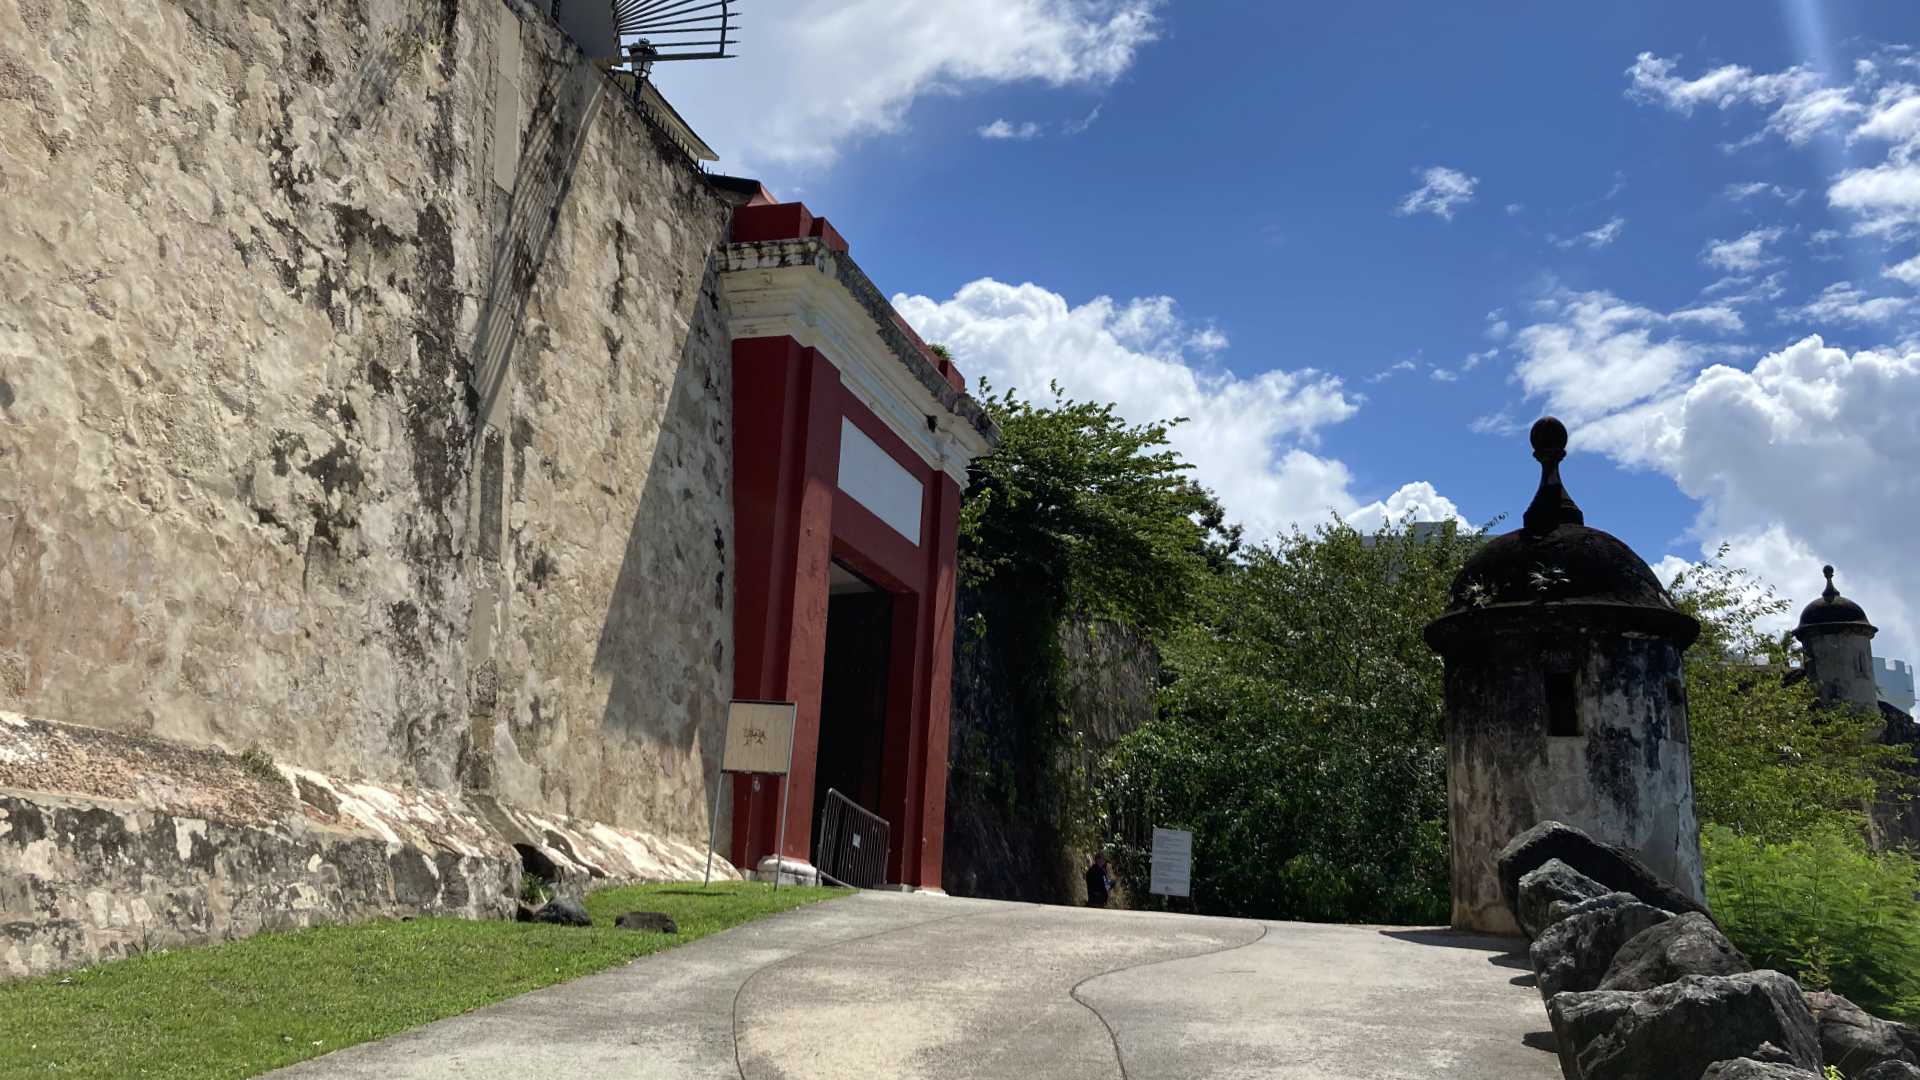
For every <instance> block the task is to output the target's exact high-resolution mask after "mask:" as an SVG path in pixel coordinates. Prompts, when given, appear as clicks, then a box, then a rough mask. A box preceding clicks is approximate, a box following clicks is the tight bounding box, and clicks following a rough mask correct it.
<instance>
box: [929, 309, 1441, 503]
mask: <svg viewBox="0 0 1920 1080" xmlns="http://www.w3.org/2000/svg"><path fill="white" fill-rule="evenodd" d="M893 303H894V306H895V308H897V309H898V310H899V312H900V314H901V315H902V316H903V317H905V319H906V320H907V322H908V323H909V324H911V325H912V326H913V327H914V329H915V330H917V331H918V332H919V333H920V335H921V337H923V338H925V339H926V340H928V341H936V342H940V343H941V344H943V345H945V346H947V347H948V348H949V349H951V350H952V351H953V354H954V359H955V362H956V363H957V364H958V365H959V367H960V368H961V370H962V371H964V372H966V374H967V375H968V377H969V378H973V377H977V376H985V377H986V379H987V380H988V382H989V383H990V384H991V385H992V386H993V387H995V388H996V391H997V390H1005V389H1013V390H1015V391H1017V392H1018V393H1019V395H1020V396H1021V397H1025V398H1031V399H1033V400H1039V401H1047V400H1051V396H1050V394H1049V392H1048V389H1047V387H1048V384H1049V383H1051V382H1055V381H1057V382H1058V383H1059V384H1060V386H1061V389H1062V391H1063V392H1064V393H1066V394H1067V395H1068V396H1070V397H1073V398H1076V399H1079V400H1092V401H1100V402H1107V401H1111V402H1113V403H1114V404H1115V405H1116V407H1117V410H1118V412H1119V414H1120V415H1121V416H1123V417H1125V418H1127V419H1128V420H1129V421H1131V422H1134V423H1145V422H1148V421H1155V420H1163V419H1169V418H1172V417H1176V416H1184V417H1187V418H1188V422H1187V423H1184V424H1181V425H1179V426H1178V427H1176V428H1174V429H1173V431H1172V433H1171V435H1170V438H1171V440H1172V442H1173V445H1174V447H1175V448H1176V449H1177V450H1179V451H1180V453H1181V454H1182V455H1183V456H1184V457H1185V458H1186V460H1188V461H1190V462H1192V463H1193V465H1194V475H1195V477H1196V478H1197V479H1198V480H1199V481H1200V482H1201V483H1203V484H1205V485H1207V486H1208V487H1210V488H1212V489H1213V490H1214V491H1215V492H1216V493H1218V494H1219V496H1220V499H1221V501H1222V502H1223V503H1224V504H1225V505H1226V507H1227V510H1228V513H1229V514H1230V515H1231V516H1232V518H1233V519H1234V520H1237V521H1239V522H1241V523H1242V524H1244V525H1245V526H1246V527H1247V532H1248V535H1249V536H1250V537H1252V538H1255V539H1264V538H1267V537H1271V536H1273V535H1275V534H1277V533H1279V532H1281V531H1284V530H1285V529H1286V528H1287V527H1289V526H1291V525H1294V524H1302V525H1312V524H1314V523H1317V522H1320V521H1324V520H1325V519H1326V516H1327V515H1328V514H1329V513H1339V514H1341V515H1344V516H1346V517H1347V518H1349V519H1350V520H1352V519H1354V518H1355V516H1356V515H1359V514H1362V513H1363V512H1372V513H1388V514H1390V513H1394V512H1395V507H1396V506H1399V507H1407V506H1415V505H1418V506H1419V507H1421V508H1422V509H1432V508H1434V507H1437V506H1438V503H1436V502H1434V500H1435V499H1437V498H1438V497H1437V496H1434V495H1433V494H1432V489H1431V488H1430V487H1422V486H1420V485H1414V486H1413V488H1412V489H1411V491H1412V493H1409V491H1410V489H1409V488H1408V487H1404V486H1403V487H1402V488H1401V489H1400V490H1399V491H1396V492H1394V493H1392V494H1390V495H1389V496H1387V497H1386V498H1384V499H1381V500H1377V501H1373V502H1363V501H1362V500H1361V499H1360V498H1359V497H1358V496H1356V495H1355V493H1354V492H1353V490H1352V489H1353V487H1354V482H1355V481H1354V476H1353V473H1352V471H1351V470H1350V469H1349V468H1348V467H1347V466H1346V465H1345V464H1344V463H1343V462H1341V461H1339V460H1336V459H1333V458H1329V457H1323V456H1320V455H1319V454H1317V453H1315V450H1316V449H1317V447H1318V441H1319V440H1318V436H1319V433H1320V431H1321V430H1322V429H1324V428H1326V427H1329V426H1331V425H1334V424H1338V423H1341V422H1342V421H1345V420H1346V419H1348V418H1349V417H1351V416H1353V415H1354V413H1355V412H1357V411H1358V410H1359V408H1360V401H1359V399H1358V398H1357V397H1356V396H1354V395H1353V394H1351V393H1350V392H1349V391H1348V390H1347V389H1346V387H1345V386H1344V385H1343V384H1342V382H1341V380H1340V379H1339V378H1338V377H1337V376H1334V375H1330V374H1328V373H1326V372H1323V371H1318V370H1315V369H1313V368H1296V369H1291V370H1289V369H1274V370H1269V371H1265V372H1262V373H1260V374H1258V375H1245V376H1243V375H1237V374H1234V373H1233V372H1230V371H1225V370H1220V369H1218V368H1216V367H1214V366H1212V365H1211V364H1209V363H1207V362H1206V360H1205V356H1206V355H1207V350H1202V349H1199V348H1197V347H1196V345H1195V344H1194V342H1195V337H1196V335H1197V334H1198V335H1204V334H1205V331H1204V330H1196V328H1195V327H1194V326H1192V325H1190V324H1189V323H1188V322H1187V320H1186V319H1184V318H1183V317H1182V316H1181V315H1180V313H1179V310H1178V308H1177V306H1176V305H1175V304H1174V302H1173V301H1172V300H1171V299H1170V298H1168V297H1164V296H1160V297H1144V298H1139V299H1134V300H1129V301H1126V302H1120V301H1116V300H1114V299H1112V298H1109V297H1104V296H1103V297H1096V298H1094V299H1092V300H1089V301H1087V302H1085V303H1083V304H1078V305H1075V304H1072V303H1069V302H1068V301H1067V299H1066V298H1065V297H1064V296H1061V295H1060V294H1059V293H1056V292H1053V291H1052V290H1050V289H1046V288H1043V287H1041V286H1039V285H1034V284H1022V285H1013V284H1008V283H1005V282H1000V281H995V280H993V279H991V278H982V279H980V280H978V281H973V282H970V283H968V284H966V285H964V286H962V287H961V288H960V290H959V291H958V292H956V293H954V295H953V296H952V297H950V298H948V299H944V300H936V299H934V298H932V297H927V296H908V295H904V294H903V295H899V296H896V297H894V299H893ZM1222 347H1224V344H1223V345H1222ZM1396 498H1398V499H1399V500H1400V501H1399V503H1397V504H1396V503H1395V501H1394V500H1395V499H1396ZM1439 501H1440V502H1444V500H1439ZM1446 505H1447V506H1449V507H1450V506H1451V505H1452V504H1451V503H1447V504H1446Z"/></svg>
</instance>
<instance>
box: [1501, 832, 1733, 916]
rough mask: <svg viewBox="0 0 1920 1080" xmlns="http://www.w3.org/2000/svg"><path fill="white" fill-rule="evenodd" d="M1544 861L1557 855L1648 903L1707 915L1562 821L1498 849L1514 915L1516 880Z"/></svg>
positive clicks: (1634, 859)
mask: <svg viewBox="0 0 1920 1080" xmlns="http://www.w3.org/2000/svg"><path fill="white" fill-rule="evenodd" d="M1549 859H1559V860H1560V861H1561V862H1563V863H1566V864H1567V865H1568V866H1570V867H1572V868H1573V869H1575V870H1578V871H1579V872H1580V873H1582V874H1585V875H1586V876H1587V877H1590V878H1592V879H1593V880H1595V881H1597V882H1599V883H1600V884H1602V885H1605V886H1606V887H1607V888H1609V889H1612V890H1615V891H1617V892H1629V893H1632V894H1633V895H1634V896H1636V897H1639V898H1640V901H1641V902H1642V903H1644V904H1647V905H1648V906H1650V907H1657V908H1665V909H1666V910H1668V911H1671V912H1674V913H1676V914H1677V913H1680V912H1687V911H1698V912H1700V913H1702V914H1705V913H1706V908H1705V907H1703V906H1702V905H1701V904H1700V902H1699V901H1697V900H1695V899H1694V898H1693V897H1691V896H1688V895H1687V894H1686V893H1684V892H1681V891H1680V890H1679V889H1677V888H1675V887H1674V886H1672V885H1671V884H1669V883H1667V882H1666V881H1663V880H1661V878H1660V876H1659V875H1657V874H1655V873H1654V872H1653V871H1652V870H1649V869H1648V868H1647V864H1646V863H1643V862H1641V861H1640V857H1639V856H1638V855H1635V854H1634V853H1633V852H1631V851H1628V850H1627V849H1625V848H1623V847H1618V846H1616V845H1613V844H1603V843H1601V842H1600V841H1598V840H1595V839H1594V838H1593V837H1591V836H1588V835H1587V834H1586V833H1583V832H1581V831H1580V830H1579V829H1576V828H1574V827H1573V826H1571V825H1568V824H1566V823H1564V822H1559V821H1543V822H1541V823H1540V824H1538V825H1535V826H1534V827H1533V828H1531V829H1528V830H1527V831H1526V832H1523V833H1521V834H1520V835H1519V836H1516V837H1514V838H1513V839H1512V840H1510V841H1508V842H1507V846H1506V847H1505V848H1503V849H1501V852H1500V859H1499V868H1500V888H1501V890H1502V891H1503V893H1504V895H1505V896H1506V898H1507V903H1508V905H1509V906H1511V907H1512V908H1513V909H1514V917H1515V918H1516V919H1517V918H1518V917H1519V914H1520V907H1519V899H1520V879H1521V878H1523V877H1525V876H1526V875H1527V874H1528V873H1530V872H1532V871H1533V870H1535V869H1538V868H1539V867H1541V866H1544V865H1545V864H1546V863H1547V861H1548V860H1549Z"/></svg>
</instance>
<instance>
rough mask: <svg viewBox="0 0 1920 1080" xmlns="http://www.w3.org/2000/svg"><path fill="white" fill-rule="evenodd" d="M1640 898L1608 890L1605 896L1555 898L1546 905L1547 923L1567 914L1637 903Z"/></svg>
mask: <svg viewBox="0 0 1920 1080" xmlns="http://www.w3.org/2000/svg"><path fill="white" fill-rule="evenodd" d="M1639 902H1640V898H1639V897H1637V896H1635V895H1633V894H1632V893H1630V892H1610V893H1608V894H1607V895H1605V896H1595V897H1592V898H1590V899H1586V900H1573V901H1568V900H1555V901H1554V902H1553V903H1551V904H1548V905H1547V925H1548V926H1552V925H1553V924H1554V923H1557V922H1559V921H1560V920H1561V919H1564V918H1566V917H1567V916H1569V915H1582V914H1585V913H1586V912H1589V911H1606V910H1608V909H1610V908H1617V907H1622V906H1624V905H1626V904H1637V903H1639Z"/></svg>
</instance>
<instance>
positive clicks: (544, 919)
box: [533, 896, 593, 926]
mask: <svg viewBox="0 0 1920 1080" xmlns="http://www.w3.org/2000/svg"><path fill="white" fill-rule="evenodd" d="M533 921H534V922H541V923H553V924H554V925H556V926H592V925H593V917H592V916H590V915H588V914H587V909H586V908H584V907H582V906H580V903H579V901H577V900H569V899H567V898H565V897H562V896H556V897H554V898H553V899H551V900H549V901H547V902H546V903H544V904H542V905H540V908H539V910H537V911H535V912H534V913H533Z"/></svg>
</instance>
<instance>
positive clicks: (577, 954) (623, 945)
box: [0, 882, 845, 1080]
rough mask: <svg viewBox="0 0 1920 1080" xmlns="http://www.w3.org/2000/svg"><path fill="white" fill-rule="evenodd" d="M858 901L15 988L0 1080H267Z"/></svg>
mask: <svg viewBox="0 0 1920 1080" xmlns="http://www.w3.org/2000/svg"><path fill="white" fill-rule="evenodd" d="M844 894H845V890H842V889H812V888H792V889H787V888H783V889H781V890H780V891H778V892H774V891H772V890H771V889H769V888H768V887H767V886H766V885H761V884H749V883H743V882H727V883H722V884H715V885H714V886H712V887H711V888H709V889H705V890H703V889H701V888H699V887H698V886H688V885H639V886H633V887H628V888H619V889H607V890H604V891H601V892H598V893H594V894H593V895H591V896H589V897H587V911H588V913H589V914H591V915H592V916H593V921H594V925H593V926H592V927H591V928H574V927H562V926H543V925H535V924H525V923H510V922H475V921H468V920H464V919H416V920H412V921H409V922H393V921H385V920H383V921H379V922H371V923H362V924H358V925H354V926H330V927H320V928H316V929H312V930H301V931H297V932H294V933H286V934H260V935H257V936H255V937H251V938H248V939H247V940H245V941H236V942H230V943H228V944H224V945H215V946H211V947H209V948H201V949H180V950H176V951H173V952H166V953H155V954H150V955H147V956H141V957H135V958H133V959H130V960H121V961H117V962H114V963H110V964H103V965H100V966H98V967H92V968H84V969H82V970H79V971H74V972H69V973H67V974H65V975H50V976H46V977H42V978H37V979H25V980H21V981H19V982H12V983H4V984H0V1076H5V1077H41V1076H46V1077H61V1078H63V1080H81V1078H87V1080H92V1078H98V1080H122V1078H130V1077H142V1078H157V1080H188V1078H193V1080H203V1078H212V1077H219V1078H228V1077H231V1078H238V1077H245V1076H254V1075H257V1074H259V1073H262V1072H265V1071H267V1070H269V1069H274V1068H278V1067H280V1066H283V1065H291V1064H293V1063H294V1062H296V1061H303V1060H305V1059H307V1058H311V1057H317V1056H319V1055H321V1054H324V1053H327V1052H328V1051H331V1050H338V1049H340V1048H341V1047H344V1046H351V1045H353V1044H354V1043H359V1042H366V1041H367V1040H369V1039H378V1038H381V1037H383V1036H386V1035H392V1034H394V1033H395V1032H399V1031H405V1030H406V1029H408V1028H411V1027H418V1026H419V1025H421V1024H425V1023H427V1022H429V1021H432V1020H438V1019H441V1018H443V1017H448V1016H454V1015H457V1014H459V1013H463V1012H466V1011H468V1010H470V1009H475V1008H478V1007H480V1006H482V1005H488V1004H491V1003H493V1002H496V1001H500V1000H503V999H505V998H509V997H513V996H514V995H516V994H524V993H526V992H527V991H529V990H538V989H539V988H541V987H543V986H551V985H553V984H554V983H559V982H565V981H566V980H568V979H576V978H579V977H580V976H582V975H589V974H592V973H593V972H596V971H602V970H605V969H607V968H610V967H613V966H615V965H617V964H622V963H625V962H627V961H629V960H633V959H635V958H637V957H641V956H645V955H647V954H648V953H653V952H658V951H660V950H661V949H665V948H670V947H672V946H674V945H679V944H683V943H685V942H688V941H692V940H694V939H696V938H701V937H705V936H706V935H708V934H711V933H714V932H716V931H719V930H725V929H727V928H728V927H731V926H737V925H739V924H741V923H744V922H749V921H751V920H753V919H757V918H761V917H763V916H766V915H771V914H774V913H775V912H780V911H786V910H788V909H791V908H796V907H800V906H802V905H804V904H810V903H814V902H816V901H819V900H825V899H828V898H830V897H834V896H841V895H844ZM635 909H640V910H647V911H660V912H665V913H666V914H668V915H670V916H672V917H673V920H674V922H675V923H677V924H678V925H679V928H680V932H679V933H677V934H650V933H642V932H635V931H631V930H621V929H617V928H615V927H614V925H613V920H614V919H615V918H616V917H618V916H619V915H620V914H622V913H623V912H627V911H631V910H635Z"/></svg>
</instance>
